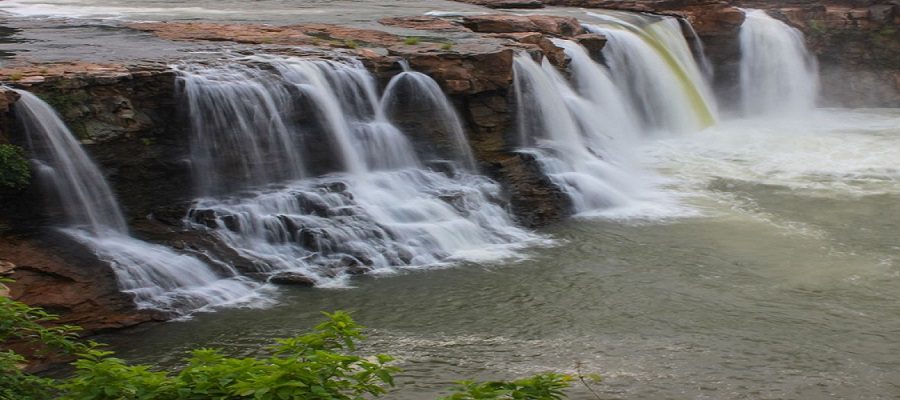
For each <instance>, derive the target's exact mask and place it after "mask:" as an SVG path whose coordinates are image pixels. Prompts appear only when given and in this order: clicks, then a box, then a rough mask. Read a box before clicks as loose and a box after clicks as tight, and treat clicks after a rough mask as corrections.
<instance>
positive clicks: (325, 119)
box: [179, 57, 540, 286]
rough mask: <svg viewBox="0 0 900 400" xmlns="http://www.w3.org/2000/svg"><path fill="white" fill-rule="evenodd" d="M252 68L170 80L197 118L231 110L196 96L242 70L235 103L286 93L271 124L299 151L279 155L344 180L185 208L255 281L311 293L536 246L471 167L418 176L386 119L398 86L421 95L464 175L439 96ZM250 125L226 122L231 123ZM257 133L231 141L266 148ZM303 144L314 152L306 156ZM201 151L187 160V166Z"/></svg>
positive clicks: (281, 63)
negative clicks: (324, 162) (287, 276)
mask: <svg viewBox="0 0 900 400" xmlns="http://www.w3.org/2000/svg"><path fill="white" fill-rule="evenodd" d="M251 61H253V62H255V63H257V64H259V65H260V67H261V68H262V70H264V71H265V72H261V71H262V70H260V69H256V68H255V67H252V66H239V65H235V66H232V67H228V68H229V69H225V70H220V69H218V68H215V67H213V68H206V69H202V70H199V69H193V70H192V69H188V68H181V73H180V76H179V79H180V80H181V81H182V84H183V85H184V86H185V87H186V88H188V90H186V91H185V92H184V94H185V95H186V96H193V97H194V98H191V99H189V102H190V103H191V104H197V105H199V106H200V107H202V108H204V109H206V110H207V111H203V112H201V114H203V113H213V114H218V113H220V112H219V111H216V110H217V109H221V108H229V109H234V107H231V106H230V105H229V102H230V101H232V100H228V101H223V100H222V99H221V98H218V97H216V96H205V95H203V93H204V91H205V89H204V88H203V87H204V86H206V85H214V86H215V85H217V83H216V82H217V81H219V80H222V79H223V77H222V75H227V74H228V73H230V72H229V71H230V68H246V69H248V70H250V71H248V72H246V73H245V74H244V76H251V77H252V78H251V79H250V80H248V81H244V82H243V83H241V82H240V81H237V80H234V81H233V80H231V79H226V80H227V81H228V82H230V83H229V85H231V83H232V82H233V84H234V85H236V86H235V87H232V86H229V88H231V90H234V91H235V94H238V93H240V92H242V91H243V90H244V89H241V88H240V86H241V85H242V84H243V85H250V86H260V85H261V86H260V87H267V88H270V90H272V91H274V93H281V92H282V91H283V90H288V91H290V92H294V93H296V94H295V96H296V97H297V98H298V99H302V101H300V102H299V103H300V106H298V105H297V103H298V102H297V101H291V102H290V104H283V105H280V106H279V108H284V109H290V110H291V111H290V112H289V113H282V114H281V118H283V119H284V121H283V123H282V125H284V126H294V127H295V130H294V131H293V132H292V133H291V135H292V136H293V137H294V139H292V140H294V141H295V142H296V143H298V147H293V148H284V149H282V151H285V152H297V153H298V154H299V153H302V152H306V153H307V154H319V155H320V156H321V154H322V153H324V154H332V155H334V156H336V157H337V158H338V159H340V163H339V165H337V166H335V168H336V169H339V170H341V171H343V172H339V173H331V174H328V175H325V176H322V177H318V178H308V179H300V180H284V181H273V180H259V181H256V182H252V184H251V185H248V186H247V187H246V189H245V190H244V191H242V192H240V193H239V194H238V195H235V196H221V195H220V196H216V197H205V198H201V199H198V200H197V201H196V204H195V207H194V210H193V211H192V212H191V215H190V216H189V219H190V223H191V225H192V226H193V227H195V228H197V229H208V230H210V231H211V232H212V233H213V234H215V235H216V236H218V237H219V238H220V239H221V240H222V241H223V242H224V243H226V244H227V245H228V246H229V247H231V248H232V249H233V250H235V251H236V252H237V253H238V254H240V255H241V256H242V257H244V258H246V259H247V260H249V261H250V262H251V264H252V268H253V269H254V270H256V271H260V272H267V273H268V272H276V271H279V272H280V271H286V272H297V273H300V274H302V275H304V276H306V277H309V278H310V279H312V280H314V281H315V283H316V284H317V285H319V286H334V285H342V284H344V280H345V278H346V277H347V276H348V275H349V274H353V273H359V272H362V271H374V272H391V271H395V270H396V269H397V268H418V267H427V266H435V265H441V264H446V263H452V262H459V261H466V260H492V259H497V258H499V257H509V256H513V255H515V250H516V249H519V248H521V247H524V246H527V245H530V244H533V243H536V242H537V241H539V240H540V238H539V237H538V236H535V235H533V234H531V233H529V232H527V231H525V230H522V229H520V228H518V227H516V226H515V224H514V223H513V221H512V219H511V218H510V216H509V215H508V213H507V212H506V211H505V210H504V209H503V208H502V207H501V206H499V205H498V204H496V199H497V198H499V194H500V188H499V186H498V185H497V184H496V183H494V182H492V181H490V180H489V179H487V178H484V177H482V176H479V175H476V174H473V172H472V171H471V170H470V168H471V166H467V167H469V168H464V169H461V168H456V167H452V166H447V165H446V163H445V164H444V167H445V169H449V170H447V171H444V172H436V171H433V170H429V169H426V168H424V167H423V165H425V164H426V162H423V161H422V160H420V159H419V158H418V157H417V156H416V152H415V151H414V150H413V147H412V144H411V143H410V142H409V140H408V139H407V138H406V136H405V135H404V134H403V133H402V132H401V131H400V130H399V129H398V128H397V127H396V126H395V124H394V123H392V122H391V121H390V119H389V118H388V115H389V114H390V113H389V112H387V111H388V109H390V108H392V107H394V106H395V103H394V101H393V99H392V97H393V96H394V95H393V93H394V92H395V90H394V89H395V88H397V87H398V86H399V85H404V86H406V90H412V91H420V93H416V94H418V95H419V97H421V98H424V99H427V101H430V102H433V103H434V104H435V106H436V107H439V108H441V109H440V110H438V112H437V115H435V116H434V118H438V119H442V120H444V121H443V122H444V123H445V124H449V125H450V126H451V128H452V129H449V132H448V133H449V134H451V135H454V137H450V138H448V139H449V141H451V142H453V143H455V146H457V147H458V148H457V149H456V150H454V151H452V152H451V153H452V154H449V157H448V158H449V159H451V160H453V159H455V160H456V161H457V162H456V163H450V164H451V165H453V164H459V163H462V164H463V165H464V166H465V165H466V164H467V163H468V156H467V155H468V154H470V150H469V149H468V143H466V142H465V138H464V136H462V135H461V134H460V135H459V136H457V134H458V133H461V128H459V130H457V127H461V124H460V122H459V121H458V120H457V119H456V118H457V117H456V114H455V112H453V110H452V108H449V103H448V102H447V100H446V99H445V98H444V97H443V94H440V97H439V98H438V93H436V92H434V90H433V89H434V88H435V87H436V85H435V84H434V82H433V81H431V80H430V78H428V77H426V76H425V75H422V74H416V73H412V72H407V73H404V74H400V75H398V76H397V77H395V78H394V79H393V80H392V82H391V83H389V85H388V90H387V91H386V93H385V95H384V96H382V97H381V98H380V97H379V96H378V93H377V92H376V89H375V84H374V80H373V78H372V77H371V75H370V74H369V73H368V72H367V71H366V70H365V69H364V68H362V67H361V66H358V65H354V64H349V63H338V62H331V61H310V60H303V59H297V58H282V57H255V58H253V59H252V60H251ZM220 71H221V72H220ZM226 78H227V77H226ZM426 80H427V81H426ZM295 100H297V99H295ZM236 101H239V100H236ZM240 110H245V111H247V112H249V111H252V109H249V108H241V109H240ZM291 113H295V114H296V115H290V114H291ZM250 117H251V116H250V115H242V114H235V115H231V116H230V118H232V119H234V120H236V121H238V120H252V119H251V118H250ZM294 119H304V120H306V121H307V123H308V124H312V125H314V126H315V127H316V128H317V129H315V130H314V131H315V132H319V133H318V134H316V135H313V134H311V133H309V132H306V131H304V129H302V128H301V127H299V126H297V124H293V123H290V121H291V120H294ZM448 119H449V121H447V120H448ZM256 123H257V124H258V125H257V126H255V127H251V128H250V129H247V130H242V131H241V132H242V134H246V135H249V136H252V137H251V138H243V139H241V140H242V141H255V140H263V141H265V140H269V138H268V137H266V136H265V135H266V132H265V129H266V127H267V126H268V124H267V123H265V121H256ZM194 134H195V135H197V134H198V132H195V133H194ZM322 135H324V136H326V138H325V140H321V139H322V138H320V137H319V136H322ZM198 138H199V137H198ZM204 140H205V139H201V140H195V141H194V142H193V143H194V145H195V146H214V145H215V143H216V142H217V140H209V141H206V142H204ZM299 143H304V144H303V145H299ZM314 143H318V145H317V146H318V147H317V148H315V149H312V148H310V146H313V144H314ZM319 147H321V148H319ZM206 151H208V150H205V149H197V151H195V154H203V153H204V152H206ZM262 161H263V160H260V161H251V162H250V164H256V163H260V162H262ZM426 161H427V160H426ZM307 166H308V167H311V165H307Z"/></svg>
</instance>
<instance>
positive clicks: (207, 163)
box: [176, 65, 304, 194]
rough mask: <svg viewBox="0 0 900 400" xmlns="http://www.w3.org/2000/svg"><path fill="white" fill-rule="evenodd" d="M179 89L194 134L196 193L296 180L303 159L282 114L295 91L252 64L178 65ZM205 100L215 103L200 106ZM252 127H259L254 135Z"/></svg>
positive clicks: (286, 112) (289, 106)
mask: <svg viewBox="0 0 900 400" xmlns="http://www.w3.org/2000/svg"><path fill="white" fill-rule="evenodd" d="M176 68H183V69H184V70H183V71H180V72H181V74H182V76H190V77H191V79H179V80H178V83H179V85H180V90H183V91H185V92H187V95H186V96H184V98H185V99H186V100H187V112H188V115H189V117H190V118H189V120H190V123H191V130H192V132H193V133H194V134H193V135H192V140H193V141H194V142H195V143H193V145H192V146H191V149H192V151H193V154H192V155H191V160H192V161H193V167H194V176H195V178H196V179H195V180H196V182H197V185H198V189H199V191H200V193H203V194H207V193H216V192H223V191H228V190H230V189H236V188H240V187H243V186H245V185H247V184H252V183H254V182H268V181H274V180H278V179H299V178H301V177H303V176H304V171H303V163H302V161H301V160H300V158H299V157H298V155H297V153H296V152H293V151H284V149H296V148H300V146H301V144H300V143H299V142H298V140H299V139H298V138H297V136H296V135H294V134H293V133H294V131H295V130H296V129H295V128H294V127H292V126H291V124H290V123H289V121H287V120H285V119H284V117H283V116H284V115H290V114H291V113H292V111H293V102H292V99H293V97H294V94H293V93H291V92H290V91H289V90H287V88H285V87H281V86H273V85H266V81H265V80H262V79H258V78H259V76H260V75H261V74H263V72H262V71H260V70H257V69H252V68H220V69H218V70H217V73H216V74H215V75H209V74H205V73H204V72H205V70H206V69H204V68H203V67H199V66H190V65H189V66H179V67H176ZM197 99H209V100H207V101H211V102H215V103H216V104H217V105H218V106H217V107H204V106H203V104H199V103H198V102H197V101H198V100H197ZM255 132H262V134H259V135H256V134H253V133H255Z"/></svg>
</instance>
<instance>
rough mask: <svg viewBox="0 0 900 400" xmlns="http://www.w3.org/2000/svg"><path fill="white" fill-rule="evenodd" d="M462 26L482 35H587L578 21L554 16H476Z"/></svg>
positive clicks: (469, 18) (466, 19) (470, 17)
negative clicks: (521, 33)
mask: <svg viewBox="0 0 900 400" xmlns="http://www.w3.org/2000/svg"><path fill="white" fill-rule="evenodd" d="M462 24H463V25H464V26H465V27H467V28H469V29H471V30H472V31H474V32H480V33H512V32H541V33H546V34H549V35H553V36H560V37H571V36H575V35H579V34H582V33H585V30H584V28H582V27H581V23H580V22H578V20H577V19H575V18H573V17H560V16H554V15H528V16H525V15H510V14H491V15H475V16H469V17H465V18H463V20H462Z"/></svg>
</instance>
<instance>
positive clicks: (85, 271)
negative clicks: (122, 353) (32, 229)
mask: <svg viewBox="0 0 900 400" xmlns="http://www.w3.org/2000/svg"><path fill="white" fill-rule="evenodd" d="M69 246H71V247H69ZM0 253H2V254H3V255H4V257H5V258H7V259H8V260H10V262H11V263H14V265H15V267H14V268H12V269H11V270H10V271H8V275H9V276H10V277H11V278H12V279H14V280H15V282H13V283H12V284H10V285H9V289H10V293H9V294H10V295H11V297H12V298H13V299H14V300H17V301H21V302H23V303H26V304H29V305H32V306H37V307H43V308H45V309H46V310H48V311H49V312H52V313H55V314H59V316H60V319H59V321H58V323H61V324H76V325H80V326H81V327H83V328H84V330H85V331H86V332H87V333H91V332H95V331H97V330H101V329H110V328H122V327H127V326H132V325H136V324H139V323H142V322H147V321H153V320H162V319H164V318H165V316H164V315H162V314H160V313H157V312H151V311H142V310H137V309H136V308H135V306H134V303H133V301H132V299H131V297H130V296H129V295H127V294H125V293H122V292H120V291H119V288H118V284H117V281H116V277H115V274H113V271H112V269H111V268H110V267H109V266H108V265H106V263H103V262H101V261H99V260H97V259H96V257H94V256H93V255H92V254H90V253H89V252H87V251H86V250H85V249H83V248H81V247H80V246H77V245H67V246H65V247H60V244H59V243H48V242H43V241H37V240H31V239H25V240H23V239H14V238H6V237H4V238H2V240H0ZM9 265H10V264H9V263H8V264H6V267H9Z"/></svg>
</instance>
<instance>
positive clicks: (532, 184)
mask: <svg viewBox="0 0 900 400" xmlns="http://www.w3.org/2000/svg"><path fill="white" fill-rule="evenodd" d="M494 166H495V167H496V168H499V169H500V171H499V176H500V177H501V178H500V179H502V180H503V182H504V183H505V187H506V189H507V191H508V192H509V204H510V207H511V208H512V211H513V213H514V214H515V215H516V216H517V217H518V219H519V222H521V223H522V224H524V225H526V226H532V227H534V226H541V225H546V224H548V223H550V222H554V221H559V220H561V219H563V218H565V217H567V216H569V215H571V214H572V211H573V208H572V202H571V200H570V199H569V197H568V196H567V195H566V194H565V193H563V191H562V190H561V189H560V188H559V187H558V186H556V184H554V183H553V182H552V181H550V179H549V178H548V177H547V176H546V175H544V173H543V172H542V171H541V169H540V166H539V165H538V163H537V161H536V160H535V159H534V157H533V156H531V155H529V154H524V153H512V154H509V155H508V156H507V157H505V158H503V159H501V160H499V161H498V162H497V163H496V164H495V165H494Z"/></svg>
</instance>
